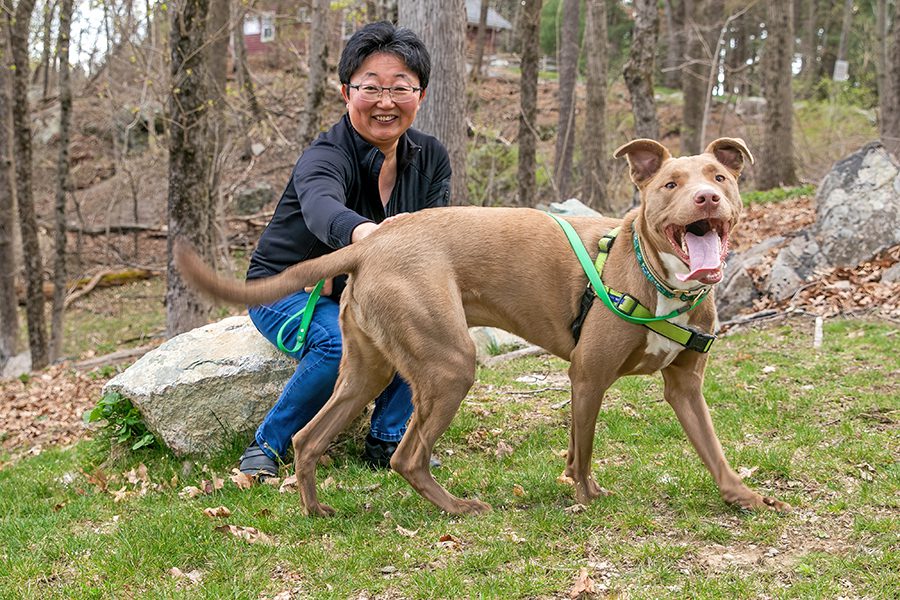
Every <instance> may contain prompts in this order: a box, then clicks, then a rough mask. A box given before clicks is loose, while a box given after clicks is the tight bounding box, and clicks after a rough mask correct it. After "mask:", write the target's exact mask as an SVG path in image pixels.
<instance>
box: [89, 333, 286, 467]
mask: <svg viewBox="0 0 900 600" xmlns="http://www.w3.org/2000/svg"><path fill="white" fill-rule="evenodd" d="M296 364H297V363H296V361H294V360H293V359H291V358H289V357H288V356H285V355H284V354H282V353H281V352H279V351H278V350H277V349H276V348H275V347H273V346H272V344H270V343H269V342H268V341H267V340H266V339H265V338H263V337H262V336H261V335H260V334H259V333H258V332H257V331H256V328H255V327H254V326H253V324H252V323H251V322H250V319H249V318H248V317H230V318H227V319H224V320H222V321H219V322H218V323H212V324H210V325H205V326H203V327H199V328H197V329H194V330H192V331H189V332H187V333H183V334H181V335H179V336H176V337H174V338H172V339H170V340H168V341H166V342H165V343H164V344H162V345H161V346H160V347H159V348H157V349H155V350H153V351H151V352H149V353H147V354H145V355H144V356H143V357H142V358H140V359H139V360H138V361H137V362H135V363H134V364H133V365H131V366H130V367H129V368H128V369H126V370H125V371H124V372H123V373H121V374H119V375H117V376H116V377H114V378H113V379H112V380H110V381H109V382H108V383H107V384H106V385H105V386H104V388H103V392H104V394H105V393H107V392H119V393H120V394H122V395H123V396H125V397H127V398H129V399H130V400H131V401H132V403H133V404H134V405H135V406H136V407H137V408H138V410H140V412H141V415H142V416H143V418H144V421H145V423H146V424H147V427H148V429H150V431H152V432H153V433H154V434H156V436H157V437H158V438H159V439H161V440H162V442H163V443H165V444H166V446H168V447H169V448H170V449H171V450H172V451H173V452H174V453H175V454H176V455H179V456H182V455H188V454H210V453H212V452H215V451H216V450H219V449H221V448H222V447H223V446H224V445H225V444H226V443H227V441H228V440H229V439H230V438H232V437H234V436H235V435H242V436H246V437H249V435H250V433H251V432H252V431H254V430H255V429H256V427H257V426H258V425H259V424H260V422H262V419H263V417H264V416H265V415H266V413H267V412H268V411H269V409H270V408H271V407H272V405H273V404H274V403H275V400H276V399H277V398H278V395H279V394H280V392H281V390H282V388H283V387H284V385H285V383H286V382H287V380H288V378H289V377H290V376H291V374H292V373H293V372H294V369H295V368H296Z"/></svg>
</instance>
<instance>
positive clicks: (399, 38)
mask: <svg viewBox="0 0 900 600" xmlns="http://www.w3.org/2000/svg"><path fill="white" fill-rule="evenodd" d="M380 52H386V53H388V54H393V55H394V56H396V57H397V58H399V59H400V60H402V61H403V62H404V63H405V64H406V66H407V67H408V68H409V70H410V71H412V72H413V73H415V75H416V77H418V78H419V85H420V86H422V89H425V88H426V87H428V77H429V76H430V75H431V55H429V54H428V49H427V48H425V44H423V43H422V40H420V39H419V36H417V35H416V34H415V33H414V32H413V31H412V30H411V29H408V28H406V27H397V26H396V25H394V24H393V23H390V22H388V21H379V22H378V23H369V24H368V25H365V26H363V27H362V28H360V29H359V30H358V31H357V32H356V33H354V34H353V35H352V36H351V37H350V40H349V41H347V45H346V46H344V51H343V52H342V53H341V61H340V63H339V64H338V77H340V79H341V83H343V84H349V83H350V77H351V76H352V75H353V74H354V73H356V71H357V70H358V69H359V67H360V66H361V65H362V64H363V62H364V61H365V60H366V59H367V58H369V57H370V56H371V55H373V54H378V53H380Z"/></svg>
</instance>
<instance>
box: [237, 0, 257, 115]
mask: <svg viewBox="0 0 900 600" xmlns="http://www.w3.org/2000/svg"><path fill="white" fill-rule="evenodd" d="M234 2H235V6H234V14H235V15H239V16H238V17H237V19H236V23H237V24H236V25H235V27H234V30H233V33H232V37H233V40H234V43H233V46H234V67H235V71H236V72H237V83H238V89H240V90H241V94H243V95H245V96H246V98H247V108H248V109H249V110H250V116H251V119H249V121H250V123H259V122H260V121H262V120H263V112H262V108H260V106H259V100H258V99H257V98H256V86H255V85H253V77H251V75H250V67H249V66H248V65H247V44H246V43H244V16H245V15H246V12H245V11H244V10H243V8H242V7H243V3H242V1H241V0H234ZM247 121H248V120H245V127H244V129H245V130H246V129H247V126H248V125H249V124H250V123H247Z"/></svg>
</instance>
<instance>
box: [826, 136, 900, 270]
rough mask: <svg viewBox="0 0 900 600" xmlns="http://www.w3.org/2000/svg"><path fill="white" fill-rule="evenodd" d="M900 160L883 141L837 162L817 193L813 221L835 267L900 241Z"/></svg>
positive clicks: (850, 264)
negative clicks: (892, 155) (893, 158)
mask: <svg viewBox="0 0 900 600" xmlns="http://www.w3.org/2000/svg"><path fill="white" fill-rule="evenodd" d="M898 189H900V166H898V165H897V164H896V163H895V162H894V161H893V160H892V159H891V157H890V155H889V154H888V153H887V151H886V150H885V149H884V147H883V146H882V145H881V143H879V142H873V143H871V144H868V145H866V146H865V147H863V148H862V149H861V150H859V151H858V152H855V153H853V154H851V155H850V156H848V157H847V158H844V159H842V160H840V161H838V162H837V163H835V165H834V167H833V168H832V170H831V171H830V172H829V173H828V175H826V176H825V179H824V180H823V181H822V184H821V185H820V186H819V191H818V193H817V194H816V223H815V225H814V227H813V233H814V234H815V236H816V238H817V240H818V241H819V244H820V245H821V250H822V253H823V254H824V255H825V256H827V257H828V261H829V263H830V264H831V265H832V266H835V267H855V266H856V265H858V264H860V263H862V262H863V261H866V260H868V259H870V258H872V257H873V256H875V255H876V254H877V253H879V252H881V251H882V250H885V249H887V248H890V247H891V246H894V245H896V244H898V243H900V193H898Z"/></svg>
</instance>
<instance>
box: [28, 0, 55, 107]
mask: <svg viewBox="0 0 900 600" xmlns="http://www.w3.org/2000/svg"><path fill="white" fill-rule="evenodd" d="M55 10H56V1H55V0H46V1H45V2H44V8H43V13H44V14H43V17H44V25H43V27H42V28H41V30H42V32H43V38H42V39H43V42H44V47H43V49H42V50H41V62H40V65H39V66H38V68H37V69H35V70H34V79H33V80H32V82H33V83H37V78H38V75H41V76H42V78H43V86H42V91H41V98H42V99H44V100H46V99H47V95H48V94H49V89H50V62H51V61H50V59H51V57H52V56H53V54H52V53H51V50H52V48H53V44H52V37H53V29H52V25H53V13H54V12H55Z"/></svg>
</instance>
